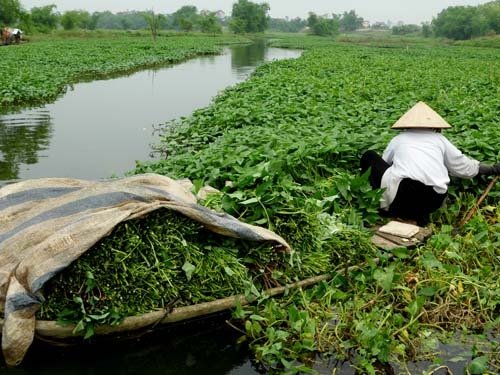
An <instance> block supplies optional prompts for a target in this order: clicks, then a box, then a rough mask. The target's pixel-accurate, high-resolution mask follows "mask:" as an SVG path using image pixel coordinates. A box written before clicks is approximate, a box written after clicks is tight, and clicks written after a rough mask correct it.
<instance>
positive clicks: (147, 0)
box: [21, 0, 491, 24]
mask: <svg viewBox="0 0 500 375" xmlns="http://www.w3.org/2000/svg"><path fill="white" fill-rule="evenodd" d="M489 1H491V0H335V1H333V0H309V1H308V0H267V1H266V2H267V3H268V4H269V5H270V7H271V10H270V12H269V14H270V16H271V17H275V18H284V17H286V16H288V17H290V18H294V17H301V18H307V14H308V13H309V12H310V11H311V12H314V13H316V14H319V15H322V14H327V13H328V14H331V13H342V12H344V11H349V10H351V9H354V10H355V11H356V13H357V14H358V15H359V16H361V17H363V18H364V19H366V20H368V21H370V22H376V21H384V22H385V21H388V20H391V21H392V22H397V21H403V22H404V23H416V24H420V23H421V22H424V21H431V20H432V17H435V16H436V15H437V14H438V13H439V12H440V11H441V10H443V9H445V8H447V7H449V6H455V5H478V4H483V3H487V2H489ZM235 2H236V0H85V1H75V0H21V4H22V5H23V6H24V8H25V9H31V8H32V7H35V6H43V5H48V4H55V5H56V6H57V9H58V11H59V12H64V11H66V10H74V9H85V10H87V11H89V12H94V11H104V10H110V11H112V12H114V13H116V12H120V11H126V10H150V9H153V10H154V11H155V12H158V13H173V12H175V11H176V10H177V9H179V8H180V7H181V6H183V5H194V6H196V7H197V8H198V10H203V9H207V10H211V11H216V10H223V11H224V12H226V14H227V15H230V14H231V8H232V5H233V3H235ZM254 2H257V3H262V2H264V1H261V0H254Z"/></svg>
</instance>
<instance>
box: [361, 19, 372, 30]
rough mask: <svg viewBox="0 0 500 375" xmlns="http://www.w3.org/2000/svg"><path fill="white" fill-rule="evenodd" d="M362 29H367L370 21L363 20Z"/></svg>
mask: <svg viewBox="0 0 500 375" xmlns="http://www.w3.org/2000/svg"><path fill="white" fill-rule="evenodd" d="M362 27H363V29H368V28H369V27H370V21H366V20H365V21H363V25H362Z"/></svg>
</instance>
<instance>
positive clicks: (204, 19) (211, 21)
mask: <svg viewBox="0 0 500 375" xmlns="http://www.w3.org/2000/svg"><path fill="white" fill-rule="evenodd" d="M199 25H200V30H201V32H202V33H212V34H220V33H221V32H222V26H221V24H220V23H219V20H218V19H217V17H216V15H215V12H210V13H207V14H205V15H202V16H200V20H199Z"/></svg>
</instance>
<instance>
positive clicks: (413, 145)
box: [361, 102, 500, 226]
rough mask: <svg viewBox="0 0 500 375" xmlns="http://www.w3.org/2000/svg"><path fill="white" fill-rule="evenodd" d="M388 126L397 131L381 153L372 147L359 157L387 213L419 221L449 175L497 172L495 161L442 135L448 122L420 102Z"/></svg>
mask: <svg viewBox="0 0 500 375" xmlns="http://www.w3.org/2000/svg"><path fill="white" fill-rule="evenodd" d="M392 128H393V129H402V132H401V133H399V134H398V135H396V136H395V137H394V138H393V139H392V140H391V141H390V142H389V144H388V146H387V148H386V149H385V151H384V153H383V155H382V157H380V156H379V155H378V154H377V153H376V152H375V151H372V150H369V151H366V152H365V153H364V154H363V155H362V157H361V171H362V172H363V173H365V172H366V171H368V170H369V169H370V176H369V181H370V184H371V186H372V187H373V188H374V189H378V188H382V189H384V191H383V195H382V198H381V202H380V208H381V213H384V214H387V216H391V217H396V218H400V219H403V220H406V221H412V222H415V223H416V224H418V225H420V226H425V225H427V224H428V221H429V215H430V214H431V213H432V212H434V211H436V210H437V209H438V208H440V207H441V205H442V204H443V202H444V199H445V198H446V195H447V191H448V184H449V182H450V177H449V175H452V176H455V177H460V178H473V177H475V176H477V175H498V174H500V163H497V164H495V165H486V164H482V163H480V162H479V161H477V160H475V159H472V158H469V157H467V156H465V155H464V154H462V152H461V151H460V150H458V149H457V148H456V147H455V146H454V145H453V144H452V143H451V142H450V141H449V140H448V139H446V137H445V136H444V135H442V134H441V130H442V129H447V128H451V126H450V125H449V124H448V123H447V122H446V121H445V120H444V119H443V118H442V117H441V116H440V115H439V114H438V113H436V112H435V111H434V110H433V109H432V108H431V107H429V106H428V105H427V104H425V103H424V102H418V103H417V104H416V105H415V106H413V107H412V108H411V109H410V110H409V111H408V112H406V113H405V114H404V115H403V116H402V117H401V118H400V119H399V120H398V121H397V122H396V123H395V124H394V125H393V126H392Z"/></svg>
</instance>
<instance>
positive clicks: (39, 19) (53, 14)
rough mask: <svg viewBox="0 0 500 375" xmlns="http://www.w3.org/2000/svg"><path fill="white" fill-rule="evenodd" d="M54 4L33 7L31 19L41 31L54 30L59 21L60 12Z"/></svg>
mask: <svg viewBox="0 0 500 375" xmlns="http://www.w3.org/2000/svg"><path fill="white" fill-rule="evenodd" d="M56 9H57V7H56V6H55V5H54V4H51V5H45V6H42V7H34V8H31V20H32V22H33V25H34V26H35V27H36V28H37V29H38V30H40V31H44V32H45V31H49V30H54V29H55V28H56V27H57V24H58V22H59V14H58V13H57V11H56Z"/></svg>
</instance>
